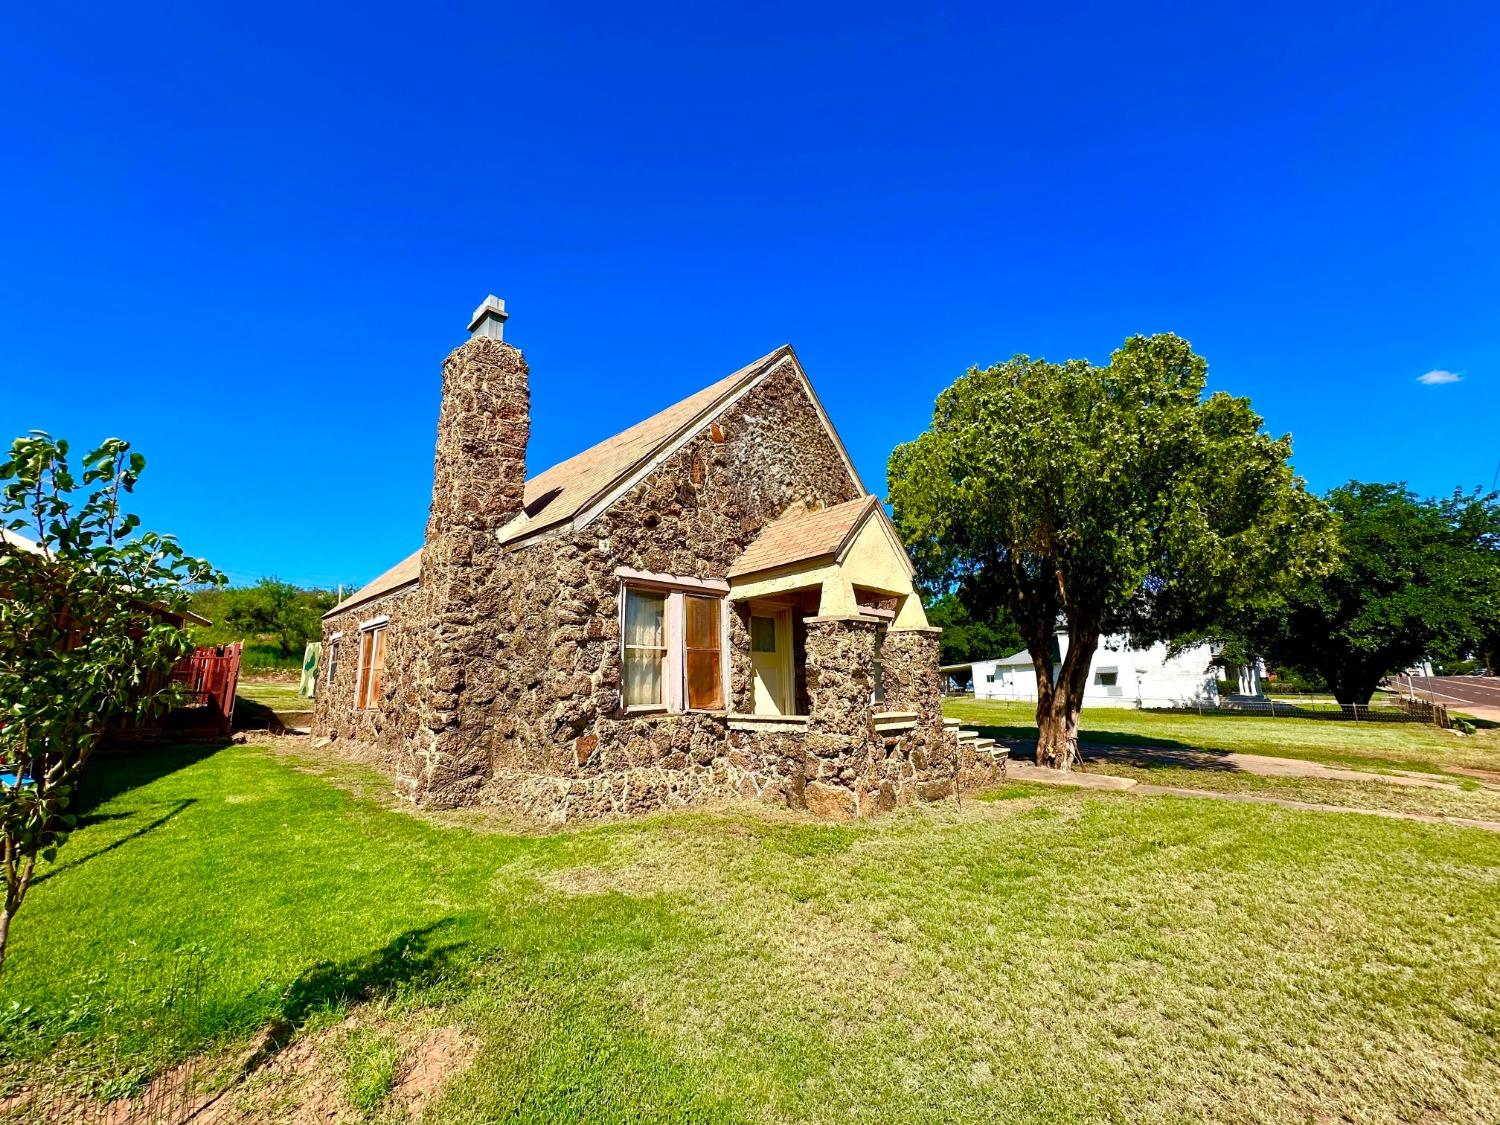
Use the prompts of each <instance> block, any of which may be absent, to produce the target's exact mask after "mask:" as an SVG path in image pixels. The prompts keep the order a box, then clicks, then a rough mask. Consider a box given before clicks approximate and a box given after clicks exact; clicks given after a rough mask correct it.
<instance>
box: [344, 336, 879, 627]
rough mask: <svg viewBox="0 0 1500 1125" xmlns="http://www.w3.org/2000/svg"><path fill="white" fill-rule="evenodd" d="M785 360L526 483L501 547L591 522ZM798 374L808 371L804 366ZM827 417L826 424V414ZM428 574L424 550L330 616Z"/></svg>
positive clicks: (729, 381) (762, 365) (767, 358)
mask: <svg viewBox="0 0 1500 1125" xmlns="http://www.w3.org/2000/svg"><path fill="white" fill-rule="evenodd" d="M784 359H791V360H792V362H793V364H795V363H796V359H795V355H794V353H793V351H792V349H791V347H790V346H789V345H783V346H781V347H779V348H777V349H776V350H775V351H773V352H771V353H769V354H768V355H764V356H761V358H760V359H757V360H756V361H755V362H754V363H751V364H747V365H746V366H744V367H742V368H740V369H739V370H738V371H736V372H734V373H733V374H730V375H726V376H725V377H724V378H722V379H720V380H719V381H718V382H716V383H712V384H710V385H709V386H707V387H704V388H703V389H702V390H701V391H698V392H697V393H696V394H692V395H689V396H688V397H687V398H685V399H683V400H682V401H680V402H677V403H674V404H673V405H671V406H669V407H667V408H666V409H665V410H662V411H660V412H658V413H656V414H653V415H652V416H651V417H649V418H647V419H646V420H645V421H643V422H637V423H636V424H635V425H634V426H631V427H630V428H629V429H627V430H622V431H621V432H620V433H618V434H615V435H614V436H613V437H610V438H606V439H605V440H604V441H601V442H599V443H598V444H597V445H594V446H591V447H589V448H588V449H586V450H584V451H583V452H582V453H579V454H576V455H575V456H573V457H569V458H568V459H567V460H566V461H560V462H558V463H557V464H556V465H553V466H552V467H551V468H550V469H547V470H545V471H544V472H541V473H538V474H537V475H536V476H534V477H532V478H531V479H530V480H528V481H527V482H526V491H525V496H524V504H525V507H524V509H523V512H522V514H521V516H520V517H518V518H517V519H515V520H512V521H511V522H510V523H509V524H507V525H506V526H505V527H504V528H502V529H501V531H500V541H501V542H502V543H511V542H514V541H516V540H517V539H521V538H523V537H527V536H530V535H534V534H537V533H540V532H542V531H545V530H546V529H547V528H551V527H556V526H558V525H560V524H563V523H566V522H567V521H569V520H572V519H575V518H578V517H579V516H580V514H585V518H587V516H586V513H587V511H588V509H590V508H591V507H596V506H597V505H600V504H602V503H607V501H608V499H609V498H610V495H611V493H612V492H614V491H615V490H617V489H618V488H619V487H620V486H621V485H622V484H624V483H626V482H629V481H630V480H631V478H632V477H633V476H634V475H636V474H637V473H639V472H641V471H642V470H643V469H645V468H647V467H648V466H649V465H650V463H651V462H652V461H653V460H654V459H655V458H657V457H658V456H660V455H661V454H662V453H663V451H667V450H670V449H671V448H672V446H673V445H674V443H675V442H677V440H678V439H679V438H682V437H683V436H684V435H685V434H688V433H691V432H695V431H696V430H697V429H698V428H699V427H700V426H702V425H704V424H706V423H707V422H708V420H709V419H711V418H712V417H713V415H714V414H716V413H717V412H718V411H719V409H720V408H721V406H722V405H723V404H724V403H725V402H726V401H727V400H729V399H730V398H732V397H733V396H734V395H736V394H738V393H739V392H740V391H741V390H744V389H745V388H747V387H748V386H749V385H750V384H751V383H753V382H755V381H756V380H757V379H759V378H760V377H761V376H763V375H765V374H766V373H767V372H769V371H770V370H771V369H772V368H774V367H775V366H777V364H779V363H780V362H781V361H782V360H784ZM798 370H799V372H800V368H798ZM807 390H808V394H809V396H810V397H811V398H812V401H813V405H814V408H815V409H816V410H817V411H818V413H819V415H820V416H823V408H822V405H821V404H820V403H818V401H817V396H816V395H814V394H813V392H812V388H811V387H810V386H809V387H808V388H807ZM823 417H824V421H825V422H826V421H827V419H826V416H823ZM828 432H829V436H830V437H831V438H832V439H833V442H834V445H835V446H836V448H837V449H838V450H839V453H840V454H841V456H843V458H844V462H845V464H846V465H847V466H848V469H849V473H850V476H851V477H852V478H853V479H854V480H855V482H856V484H857V483H858V479H859V478H858V476H857V474H855V472H854V465H853V463H852V462H850V461H849V459H848V454H847V453H845V452H844V449H843V445H842V443H840V442H839V439H838V435H837V434H836V433H834V431H833V428H832V425H831V424H830V425H829V426H828ZM421 569H422V552H421V551H420V550H418V551H416V552H414V553H413V554H411V555H409V556H407V557H406V558H405V559H403V560H402V561H401V562H399V563H397V564H396V565H395V566H393V567H391V569H390V570H388V571H386V572H385V573H384V574H382V575H380V577H378V578H376V579H375V580H374V581H372V582H370V583H368V584H367V585H365V586H363V587H361V588H360V589H359V590H358V591H356V592H355V593H354V594H351V595H350V596H349V597H347V598H345V599H344V600H343V601H341V602H340V603H339V604H338V605H336V606H334V607H333V608H332V609H331V610H329V611H328V612H327V613H325V614H324V615H323V616H324V617H332V616H333V615H335V614H338V613H343V612H344V611H345V610H348V609H352V608H353V607H355V606H357V605H361V604H363V603H365V602H368V601H371V600H373V599H375V598H378V597H380V596H382V595H384V594H389V593H392V592H394V591H396V590H399V589H401V588H402V587H404V586H409V585H411V584H413V583H415V582H416V581H417V580H418V579H419V578H420V577H421Z"/></svg>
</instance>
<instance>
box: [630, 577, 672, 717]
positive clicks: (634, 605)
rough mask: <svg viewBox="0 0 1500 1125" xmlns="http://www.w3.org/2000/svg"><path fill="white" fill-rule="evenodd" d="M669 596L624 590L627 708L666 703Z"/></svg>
mask: <svg viewBox="0 0 1500 1125" xmlns="http://www.w3.org/2000/svg"><path fill="white" fill-rule="evenodd" d="M666 662H667V597H666V595H665V594H660V593H654V592H652V591H649V590H632V589H627V590H626V591H625V705H626V706H627V707H660V706H664V705H665V703H666V696H665V693H664V689H665V675H664V672H665V669H666Z"/></svg>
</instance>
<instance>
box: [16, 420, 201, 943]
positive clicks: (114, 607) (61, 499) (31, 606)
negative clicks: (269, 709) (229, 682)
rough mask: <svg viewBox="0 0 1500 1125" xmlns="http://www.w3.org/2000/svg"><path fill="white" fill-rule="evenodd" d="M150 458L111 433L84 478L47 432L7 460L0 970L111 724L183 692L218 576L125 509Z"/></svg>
mask: <svg viewBox="0 0 1500 1125" xmlns="http://www.w3.org/2000/svg"><path fill="white" fill-rule="evenodd" d="M145 465H146V461H145V458H143V457H142V456H141V455H140V454H139V453H133V452H131V450H130V446H129V444H128V443H126V442H123V441H120V440H118V439H113V438H112V439H110V440H109V441H106V442H105V443H104V444H103V445H101V446H100V447H99V448H98V449H95V450H94V451H93V452H91V453H90V454H88V456H86V457H85V458H84V459H83V465H82V470H83V471H82V473H81V474H79V475H77V476H75V475H74V471H73V468H72V466H71V465H70V464H69V460H68V443H67V442H65V441H57V440H54V439H53V438H51V437H50V436H48V435H47V434H44V433H41V432H35V433H32V434H31V435H30V436H28V437H23V438H18V439H16V441H15V443H14V444H13V445H12V446H11V449H10V455H9V457H8V458H7V459H6V460H5V462H4V463H3V464H0V482H3V489H0V527H3V528H4V529H5V530H6V534H4V535H0V773H3V774H4V776H3V777H0V861H3V867H4V879H5V888H4V890H5V894H4V901H3V903H0V968H3V967H4V964H5V947H6V943H7V940H8V938H9V934H10V925H11V920H12V919H13V918H14V917H15V915H16V912H17V911H18V910H20V908H21V903H22V902H23V901H24V899H25V897H26V892H27V890H28V889H29V888H30V886H31V879H32V875H33V873H34V872H35V870H36V862H37V859H38V857H42V858H48V859H50V858H51V857H52V856H53V855H54V854H55V852H56V849H57V848H58V847H59V846H61V845H62V843H63V842H64V841H65V840H66V839H67V837H68V833H69V831H70V830H71V829H72V827H73V825H74V823H75V816H76V814H75V812H74V807H75V806H74V801H75V798H76V796H77V793H78V783H79V779H80V777H81V776H82V773H83V768H84V766H85V765H86V764H87V762H88V759H89V756H90V755H91V754H92V753H93V752H94V750H95V748H96V747H97V746H98V745H99V743H100V741H101V740H102V739H103V737H104V734H105V731H106V730H107V729H108V727H109V726H110V724H111V723H112V722H114V721H116V720H126V721H129V720H131V719H135V718H140V717H144V716H146V715H148V714H150V713H152V712H153V711H155V710H158V709H159V708H161V707H163V706H165V705H167V704H168V703H170V702H171V701H172V700H173V699H175V698H176V697H177V692H176V687H175V685H173V684H172V683H171V682H170V681H169V680H168V679H167V677H166V672H167V671H168V670H169V669H170V668H171V667H172V665H173V664H174V663H175V662H176V661H177V660H178V659H179V658H180V657H182V656H184V655H185V654H187V653H188V652H190V651H192V643H191V641H189V639H188V636H187V633H186V631H185V630H183V629H182V628H180V627H179V626H178V625H177V624H175V623H174V622H175V620H177V619H178V618H179V617H180V614H181V613H182V612H183V611H184V610H185V609H186V608H187V605H188V601H189V598H190V596H191V590H192V587H194V586H196V585H198V584H201V583H205V582H218V581H221V578H220V576H219V575H218V574H217V572H215V571H214V570H213V569H212V568H211V567H210V566H209V565H208V564H207V563H205V562H204V561H203V560H202V559H195V558H191V557H189V556H188V555H186V554H184V553H183V551H182V548H181V547H179V546H178V545H177V543H176V541H175V540H173V539H172V538H170V537H168V536H164V535H158V534H156V533H155V532H148V531H141V530H140V520H139V519H137V518H136V517H135V516H134V515H131V514H129V513H127V512H126V511H125V510H124V508H123V504H124V500H125V494H126V493H129V492H130V491H132V490H133V489H134V487H135V483H136V480H137V479H138V478H139V477H140V474H141V471H142V469H144V468H145ZM174 615H176V616H174Z"/></svg>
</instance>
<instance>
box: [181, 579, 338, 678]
mask: <svg viewBox="0 0 1500 1125" xmlns="http://www.w3.org/2000/svg"><path fill="white" fill-rule="evenodd" d="M337 600H338V599H337V595H336V594H335V593H334V592H333V591H332V590H305V589H301V588H300V587H297V586H294V585H292V584H291V583H290V582H283V581H281V580H280V579H279V578H262V579H261V580H260V581H259V582H257V583H256V584H255V585H253V586H229V587H225V588H223V589H218V590H200V591H199V592H198V593H196V594H195V595H194V596H193V611H194V612H195V613H197V614H199V615H201V616H203V617H206V618H208V620H209V621H211V622H213V624H212V625H206V626H197V627H195V628H194V629H193V631H192V633H193V640H194V641H195V642H197V643H198V644H200V645H216V644H229V643H231V642H233V641H244V642H245V654H244V660H243V667H245V668H246V669H247V670H250V671H256V670H265V669H277V668H297V667H299V666H300V665H301V663H302V653H303V650H304V649H305V648H306V646H307V643H308V642H309V641H315V640H318V639H319V638H320V637H321V636H322V620H321V619H322V616H323V614H324V613H326V612H327V611H328V610H330V609H332V608H333V606H334V603H335V602H336V601H337Z"/></svg>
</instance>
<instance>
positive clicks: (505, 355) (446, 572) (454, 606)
mask: <svg viewBox="0 0 1500 1125" xmlns="http://www.w3.org/2000/svg"><path fill="white" fill-rule="evenodd" d="M505 319H506V313H505V302H503V301H501V300H500V299H499V298H498V297H486V298H485V300H484V303H483V304H482V305H480V306H479V308H477V309H475V310H474V316H473V318H472V319H471V321H470V323H469V338H468V339H467V340H465V341H464V342H463V343H462V344H461V345H459V346H458V347H457V348H455V349H454V350H453V352H452V353H451V354H450V355H449V356H448V358H447V359H446V360H444V361H443V402H442V408H441V410H440V411H439V413H438V428H437V452H436V455H435V457H434V459H433V467H432V506H431V508H430V509H429V511H428V515H427V538H426V540H425V542H424V543H423V545H422V578H421V584H420V586H419V588H418V590H417V594H416V595H415V598H414V602H413V605H412V608H411V610H410V617H411V633H410V635H411V642H412V652H411V665H410V667H411V675H410V683H411V690H412V694H411V698H410V701H409V702H410V704H411V708H412V716H411V722H412V725H413V726H414V727H415V732H414V737H412V738H410V739H409V740H408V741H407V743H406V744H405V746H404V747H403V751H402V753H401V755H400V757H399V759H398V763H397V769H396V784H397V788H398V790H400V791H401V792H402V793H403V794H405V795H406V796H407V797H408V798H409V799H411V800H413V801H415V802H417V803H418V804H422V805H427V806H432V807H448V806H452V805H458V804H464V803H466V802H468V801H471V800H473V798H474V795H475V794H476V793H477V791H478V790H479V788H480V787H481V786H482V785H483V784H484V782H485V780H486V779H487V778H488V776H489V746H488V741H487V739H488V737H489V735H490V733H491V728H492V726H493V717H492V715H491V713H490V712H491V708H492V705H493V704H494V700H495V691H494V688H493V686H492V684H493V676H492V671H491V670H492V668H493V665H494V663H495V655H496V654H495V653H494V651H493V647H494V631H493V628H492V627H491V626H492V621H493V616H494V614H493V606H492V605H491V604H490V603H491V602H492V601H493V594H494V590H493V587H494V586H495V584H496V583H497V582H500V581H502V580H503V575H504V568H503V567H501V565H500V556H501V553H502V547H501V544H500V542H499V540H498V538H497V537H496V532H497V531H499V530H500V528H502V527H504V526H505V525H506V524H507V523H509V522H510V521H511V520H513V519H515V518H516V517H517V516H519V515H520V514H521V510H522V507H523V506H524V503H525V492H526V442H527V439H528V438H529V437H530V434H531V392H530V388H529V384H528V372H527V368H526V360H525V358H524V357H523V356H522V355H521V353H520V352H519V351H518V350H517V349H515V348H514V347H512V346H511V345H510V344H507V343H505V342H504V341H503V340H502V339H501V331H502V328H503V326H504V324H505ZM486 607H488V608H486Z"/></svg>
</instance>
